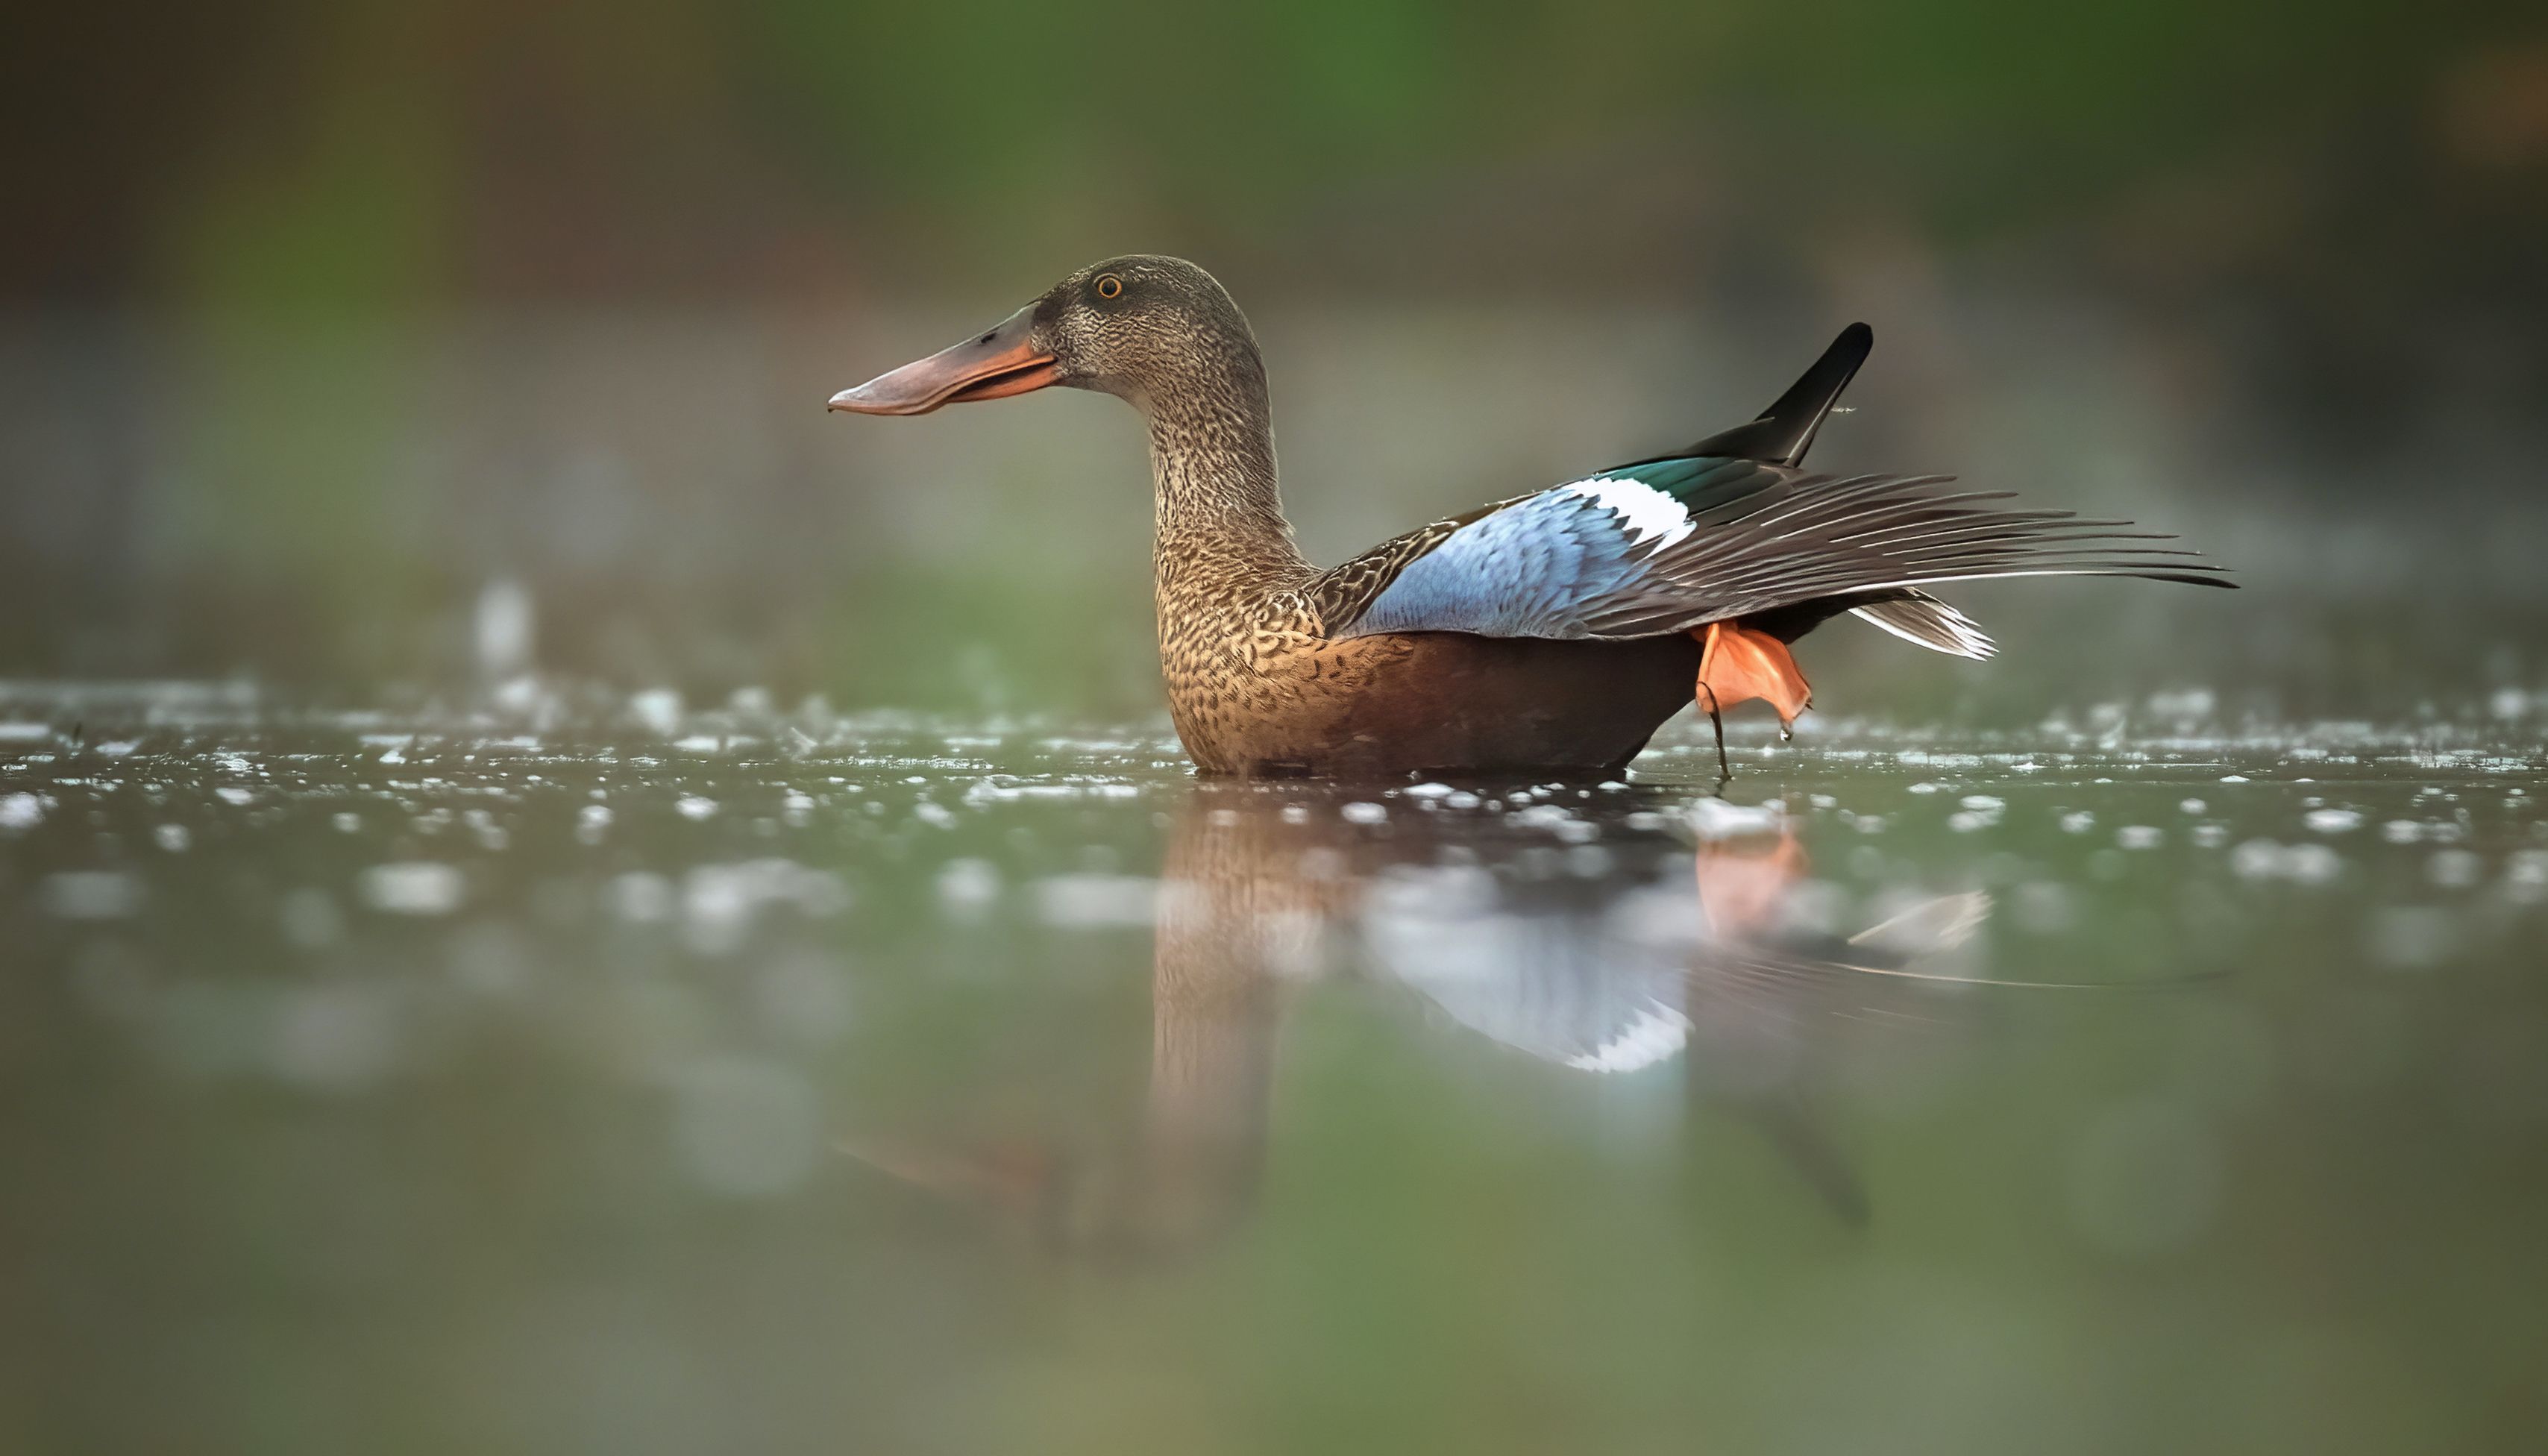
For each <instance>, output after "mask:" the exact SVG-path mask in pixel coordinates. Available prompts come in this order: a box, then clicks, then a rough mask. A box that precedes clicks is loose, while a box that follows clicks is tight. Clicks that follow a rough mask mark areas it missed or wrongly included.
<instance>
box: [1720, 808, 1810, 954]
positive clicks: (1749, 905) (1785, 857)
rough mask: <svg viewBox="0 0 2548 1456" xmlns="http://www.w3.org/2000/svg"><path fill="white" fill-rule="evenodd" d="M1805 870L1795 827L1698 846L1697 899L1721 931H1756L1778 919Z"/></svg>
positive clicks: (1730, 933) (1722, 933) (1738, 933)
mask: <svg viewBox="0 0 2548 1456" xmlns="http://www.w3.org/2000/svg"><path fill="white" fill-rule="evenodd" d="M1804 875H1805V847H1804V846H1803V845H1800V844H1798V843H1796V832H1795V831H1794V830H1793V829H1780V830H1779V831H1778V834H1777V838H1775V839H1772V838H1770V837H1768V836H1766V835H1754V836H1752V837H1750V838H1747V839H1739V840H1710V841H1708V842H1706V843H1703V844H1701V845H1700V846H1699V847H1698V904H1699V909H1700V910H1701V911H1702V912H1704V913H1705V914H1706V916H1707V928H1708V929H1709V930H1711V931H1713V932H1715V933H1716V934H1717V935H1718V936H1719V937H1740V936H1748V935H1756V934H1759V933H1760V932H1762V931H1765V930H1768V929H1770V928H1771V927H1773V926H1774V925H1776V924H1777V922H1778V916H1779V912H1780V911H1781V909H1782V908H1783V907H1784V905H1785V903H1786V899H1787V891H1788V889H1789V888H1790V887H1791V886H1793V885H1794V884H1795V882H1796V881H1797V880H1799V879H1802V878H1804Z"/></svg>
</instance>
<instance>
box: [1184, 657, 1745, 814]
mask: <svg viewBox="0 0 2548 1456" xmlns="http://www.w3.org/2000/svg"><path fill="white" fill-rule="evenodd" d="M1700 653H1701V650H1700V647H1699V644H1698V643H1696V642H1694V641H1692V640H1691V639H1690V638H1689V637H1687V636H1685V635H1682V634H1679V633H1676V634H1674V635H1672V636H1669V637H1648V638H1639V639H1637V640H1635V641H1631V642H1555V641H1547V640H1543V639H1538V638H1524V637H1474V636H1470V635H1468V634H1466V633H1461V632H1417V633H1409V634H1405V635H1399V636H1382V637H1366V638H1358V639H1355V640H1354V641H1351V642H1344V643H1338V644H1336V645H1335V646H1333V647H1331V648H1326V649H1323V650H1321V651H1320V652H1319V653H1317V654H1315V655H1305V656H1309V657H1315V659H1316V662H1315V664H1313V665H1305V666H1304V667H1303V668H1302V669H1301V672H1300V680H1301V681H1300V682H1299V683H1298V686H1297V690H1296V691H1293V692H1286V693H1281V694H1279V695H1280V697H1281V699H1282V704H1281V706H1279V707H1275V708H1274V710H1273V711H1270V712H1267V713H1265V714H1264V715H1263V716H1262V717H1261V718H1258V719H1257V720H1255V721H1253V722H1247V723H1241V724H1233V725H1232V729H1231V731H1230V732H1229V734H1228V735H1227V736H1226V738H1224V741H1219V742H1212V743H1197V742H1195V741H1193V739H1192V738H1189V740H1188V743H1187V748H1188V749H1189V751H1191V752H1192V753H1193V754H1194V757H1195V761H1196V763H1197V764H1198V765H1199V766H1200V767H1201V768H1202V769H1203V770H1204V772H1205V773H1207V774H1238V775H1245V776H1251V777H1280V776H1298V775H1308V774H1315V775H1319V776H1321V777H1334V778H1395V777H1404V776H1405V775H1407V774H1425V773H1432V774H1536V775H1541V776H1564V777H1583V776H1588V775H1602V776H1606V775H1610V774H1617V773H1618V772H1619V771H1621V770H1622V769H1624V768H1626V767H1627V763H1628V761H1629V760H1630V759H1633V758H1635V757H1636V756H1637V754H1638V752H1639V751H1640V750H1641V749H1643V748H1644V747H1645V746H1646V740H1647V739H1649V738H1651V737H1653V736H1654V732H1655V729H1657V728H1658V727H1661V726H1662V724H1663V722H1664V720H1665V719H1667V718H1669V717H1671V716H1672V715H1673V714H1674V713H1675V712H1677V711H1679V710H1680V709H1681V707H1682V706H1683V704H1685V703H1687V702H1688V701H1689V699H1690V691H1691V685H1692V683H1694V682H1695V680H1696V677H1697V673H1698V664H1699V658H1700ZM1214 736H1215V737H1222V735H1214Z"/></svg>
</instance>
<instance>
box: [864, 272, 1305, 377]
mask: <svg viewBox="0 0 2548 1456" xmlns="http://www.w3.org/2000/svg"><path fill="white" fill-rule="evenodd" d="M1256 367H1257V365H1256V339H1255V335H1254V334H1253V333H1251V332H1250V331H1249V330H1248V327H1247V318H1246V316H1244V315H1242V314H1240V313H1239V312H1238V306H1237V305H1236V304H1234V303H1231V302H1230V300H1229V293H1228V292H1227V291H1226V290H1224V289H1223V288H1222V286H1221V284H1220V283H1219V282H1218V281H1217V280H1215V279H1214V278H1213V276H1212V275H1211V274H1209V273H1206V272H1205V271H1203V270H1202V269H1201V268H1198V267H1196V266H1195V265H1194V264H1192V263H1189V262H1186V261H1185V260H1184V259H1182V258H1163V257H1154V256H1150V255H1147V254H1138V253H1136V254H1128V255H1126V256H1124V257H1120V258H1108V259H1107V260H1106V261H1104V262H1102V263H1092V264H1090V265H1089V266H1088V267H1085V268H1082V269H1080V270H1079V271H1078V272H1076V273H1073V274H1071V275H1070V276H1069V277H1068V278H1065V279H1063V280H1062V281H1061V282H1059V283H1056V284H1054V285H1053V286H1052V287H1051V288H1050V289H1048V290H1047V291H1046V292H1045V295H1044V297H1042V298H1040V299H1037V300H1036V301H1035V302H1034V303H1032V304H1029V305H1027V306H1026V307H1025V308H1023V309H1020V310H1018V311H1017V312H1016V313H1014V314H1011V315H1010V316H1009V317H1008V318H1004V319H1002V320H1000V322H999V323H998V324H996V325H995V326H993V327H992V328H991V329H990V330H989V331H988V332H986V333H983V334H980V335H978V336H977V337H974V338H968V339H966V340H964V341H963V342H962V343H959V344H956V345H955V346H954V347H952V348H946V349H941V350H939V351H938V352H937V353H935V354H932V355H930V356H929V357H928V358H926V359H918V360H914V361H913V362H911V363H909V364H905V365H903V366H902V367H901V368H900V369H896V370H894V371H892V372H891V373H888V374H880V375H877V376H876V377H875V378H873V379H870V380H868V381H867V382H866V383H865V384H863V385H860V386H859V387H858V388H857V389H852V390H843V391H841V392H840V393H839V394H837V395H834V396H833V397H832V408H833V409H844V410H849V411H851V412H853V413H858V414H926V413H928V412H929V411H930V410H932V409H937V408H938V407H939V406H941V405H962V404H970V403H972V402H974V401H976V400H1003V399H1006V398H1008V397H1009V396H1011V395H1023V394H1025V393H1027V392H1028V391H1029V390H1040V389H1043V388H1045V387H1046V386H1047V385H1067V386H1069V387H1070V388H1073V389H1083V390H1103V391H1105V392H1107V393H1108V394H1114V395H1121V396H1123V397H1124V398H1126V399H1128V400H1131V401H1133V402H1134V403H1136V404H1138V405H1146V404H1147V403H1148V402H1149V401H1150V400H1152V399H1154V398H1156V397H1157V396H1159V395H1162V394H1165V393H1167V392H1168V391H1169V390H1171V389H1173V388H1175V387H1177V386H1178V385H1179V384H1181V383H1186V382H1199V381H1202V380H1204V379H1207V378H1209V377H1210V376H1212V375H1214V374H1216V373H1218V372H1222V371H1227V370H1229V369H1233V368H1237V369H1243V370H1246V371H1250V372H1253V371H1254V370H1255V369H1256Z"/></svg>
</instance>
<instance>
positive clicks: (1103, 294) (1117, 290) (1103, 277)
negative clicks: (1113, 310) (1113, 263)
mask: <svg viewBox="0 0 2548 1456" xmlns="http://www.w3.org/2000/svg"><path fill="white" fill-rule="evenodd" d="M1123 293H1124V280H1123V279H1121V278H1118V277H1116V276H1115V275H1114V274H1112V273H1100V274H1098V275H1097V296H1098V297H1099V298H1101V299H1111V298H1120V297H1122V296H1123Z"/></svg>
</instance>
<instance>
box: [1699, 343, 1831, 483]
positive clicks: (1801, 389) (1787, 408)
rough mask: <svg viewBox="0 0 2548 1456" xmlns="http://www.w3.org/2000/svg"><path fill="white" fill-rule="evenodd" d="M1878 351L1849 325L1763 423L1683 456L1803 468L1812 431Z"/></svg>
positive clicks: (1720, 435)
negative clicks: (1863, 365)
mask: <svg viewBox="0 0 2548 1456" xmlns="http://www.w3.org/2000/svg"><path fill="white" fill-rule="evenodd" d="M1874 347H1875V330H1874V329H1871V328H1869V327H1867V326H1866V325H1865V324H1864V323H1853V324H1851V325H1850V326H1849V327H1847V328H1844V329H1842V330H1841V331H1840V337H1838V338H1836V339H1833V340H1832V342H1831V347H1830V348H1827V349H1825V350H1823V356H1822V357H1821V358H1819V359H1816V360H1815V361H1814V367H1813V368H1811V369H1808V370H1806V371H1805V372H1804V374H1803V376H1802V377H1800V378H1799V379H1797V381H1796V382H1795V383H1794V384H1792V385H1789V386H1788V387H1787V392H1786V393H1785V394H1783V395H1780V396H1779V397H1778V402H1777V403H1776V404H1774V405H1772V406H1771V407H1770V408H1769V409H1764V410H1762V411H1761V417H1760V418H1758V419H1755V420H1753V421H1752V422H1751V423H1749V424H1738V425H1736V426H1735V427H1734V428H1732V429H1729V430H1720V431H1718V432H1717V433H1715V434H1712V435H1709V436H1708V437H1707V438H1706V439H1703V440H1700V441H1699V442H1698V443H1696V444H1694V445H1692V446H1690V447H1689V448H1688V449H1686V450H1684V451H1683V452H1682V453H1683V455H1713V456H1723V457H1726V458H1730V459H1735V460H1758V461H1760V462H1761V463H1762V464H1764V465H1796V464H1800V463H1802V462H1803V460H1804V458H1805V451H1807V450H1808V449H1811V448H1812V447H1813V443H1814V432H1815V431H1817V430H1819V429H1821V428H1822V427H1823V421H1824V420H1825V419H1828V418H1830V417H1831V411H1832V407H1833V406H1834V405H1837V404H1839V403H1840V396H1841V391H1843V390H1845V389H1848V388H1849V382H1850V381H1851V380H1853V379H1855V378H1857V377H1858V367H1859V366H1860V365H1862V364H1864V363H1865V362H1866V355H1867V351H1868V350H1870V349H1873V348H1874Z"/></svg>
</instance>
